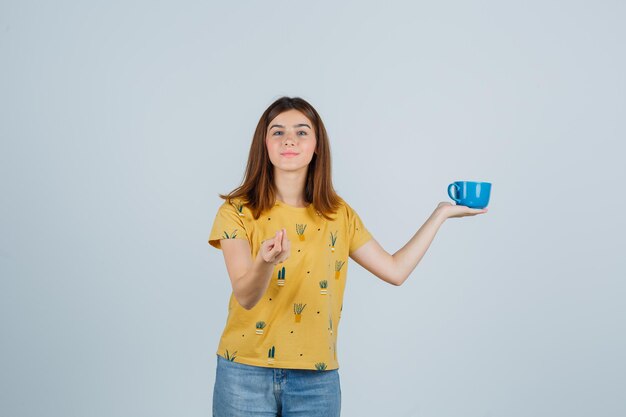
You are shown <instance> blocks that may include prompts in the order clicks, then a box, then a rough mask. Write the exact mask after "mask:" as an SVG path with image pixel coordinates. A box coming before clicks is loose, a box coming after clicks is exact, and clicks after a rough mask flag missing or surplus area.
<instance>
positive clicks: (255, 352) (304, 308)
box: [209, 199, 372, 371]
mask: <svg viewBox="0 0 626 417" xmlns="http://www.w3.org/2000/svg"><path fill="white" fill-rule="evenodd" d="M331 217H333V220H328V219H325V218H324V217H323V216H321V215H320V214H319V213H318V212H317V211H316V210H315V209H314V207H313V205H312V204H309V205H308V206H307V207H292V206H288V205H286V204H284V203H283V202H280V201H277V202H276V204H275V205H274V206H273V207H272V209H271V210H268V211H266V212H264V213H263V214H261V217H259V218H258V219H257V220H254V217H253V216H252V212H251V211H250V210H249V209H248V208H247V207H246V206H245V205H243V204H242V203H241V200H237V199H235V200H232V201H231V202H228V201H224V203H223V204H222V205H221V206H220V207H219V209H218V211H217V214H216V215H215V220H214V222H213V227H212V229H211V233H210V236H209V244H210V245H211V246H213V247H215V248H217V249H221V243H220V241H221V240H222V239H245V240H247V241H248V242H249V244H250V250H251V255H252V259H255V258H256V257H257V255H258V252H259V250H260V247H261V242H262V241H263V240H267V239H271V238H273V237H274V235H275V234H276V232H277V231H278V230H280V229H281V228H285V229H286V230H287V237H288V238H289V240H290V241H291V254H290V256H289V258H288V259H287V260H286V261H284V262H283V263H280V264H278V265H275V266H274V271H273V273H272V276H271V279H270V283H269V286H268V289H267V291H266V292H265V294H264V295H263V297H262V298H261V300H260V301H259V302H258V303H257V304H256V305H255V306H254V307H253V308H252V309H250V310H246V309H245V308H243V307H242V306H241V305H239V303H238V302H237V300H236V298H235V296H234V294H232V293H231V295H230V300H229V303H228V318H227V320H226V325H225V327H224V331H223V333H222V337H221V339H220V342H219V346H218V350H217V354H218V355H220V356H222V357H224V358H226V359H228V360H231V361H235V362H240V363H243V364H247V365H254V366H263V367H276V368H289V369H312V370H318V371H323V370H333V369H337V368H339V363H338V361H337V335H338V330H339V319H340V315H341V310H342V308H343V294H344V289H345V285H346V278H347V272H348V258H349V255H350V254H351V253H352V252H353V251H355V250H356V249H358V248H359V247H361V246H362V245H363V244H365V243H366V242H367V241H369V240H370V239H371V238H372V235H371V234H370V232H369V231H368V230H367V229H366V228H365V226H364V225H363V222H362V221H361V218H360V217H359V216H358V214H357V213H356V212H355V211H354V210H353V209H352V207H350V206H349V205H348V204H347V203H346V202H345V201H344V202H343V204H342V206H341V207H340V208H339V210H338V211H337V212H336V213H335V214H333V215H331ZM226 278H228V276H226Z"/></svg>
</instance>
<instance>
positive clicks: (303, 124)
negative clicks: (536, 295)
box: [269, 123, 311, 130]
mask: <svg viewBox="0 0 626 417" xmlns="http://www.w3.org/2000/svg"><path fill="white" fill-rule="evenodd" d="M304 126H306V127H308V128H309V129H310V128H311V126H309V125H308V124H306V123H300V124H297V125H293V127H304ZM275 127H285V126H283V125H272V126H271V127H270V128H269V130H272V129H273V128H275Z"/></svg>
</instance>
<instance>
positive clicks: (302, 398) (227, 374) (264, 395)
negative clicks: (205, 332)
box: [213, 355, 341, 417]
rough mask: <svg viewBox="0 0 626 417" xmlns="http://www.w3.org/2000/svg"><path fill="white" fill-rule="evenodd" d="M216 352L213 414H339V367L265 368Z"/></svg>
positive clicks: (283, 416) (245, 416)
mask: <svg viewBox="0 0 626 417" xmlns="http://www.w3.org/2000/svg"><path fill="white" fill-rule="evenodd" d="M216 356H217V369H216V373H215V386H214V388H213V417H249V416H272V417H274V416H281V417H292V416H299V417H309V416H311V417H338V416H339V414H340V411H341V387H340V383H339V372H338V369H333V370H330V371H314V370H305V369H280V368H264V367H260V366H251V365H245V364H242V363H238V362H231V361H229V360H228V359H224V358H223V357H221V356H219V355H216Z"/></svg>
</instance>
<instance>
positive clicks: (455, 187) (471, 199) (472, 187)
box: [448, 181, 491, 209]
mask: <svg viewBox="0 0 626 417" xmlns="http://www.w3.org/2000/svg"><path fill="white" fill-rule="evenodd" d="M490 194H491V183H490V182H475V181H455V182H453V183H452V184H450V185H448V195H449V196H450V198H451V199H453V200H454V201H456V203H457V204H459V205H461V206H467V207H470V208H475V209H482V208H485V207H487V204H489V195H490Z"/></svg>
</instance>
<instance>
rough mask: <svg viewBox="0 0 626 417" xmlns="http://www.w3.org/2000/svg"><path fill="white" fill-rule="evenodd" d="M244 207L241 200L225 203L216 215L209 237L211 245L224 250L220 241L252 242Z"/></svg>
mask: <svg viewBox="0 0 626 417" xmlns="http://www.w3.org/2000/svg"><path fill="white" fill-rule="evenodd" d="M243 208H244V206H243V205H242V204H241V203H240V202H239V200H233V201H232V202H231V203H229V202H228V201H224V204H222V205H221V206H220V208H219V209H218V210H217V214H216V215H215V220H214V221H213V227H212V228H211V233H210V235H209V244H210V245H211V246H213V247H214V248H217V249H222V245H221V244H220V239H245V240H248V242H249V241H250V239H249V237H248V233H247V231H246V227H245V224H244V220H243V219H244V216H245V214H244V211H243Z"/></svg>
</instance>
